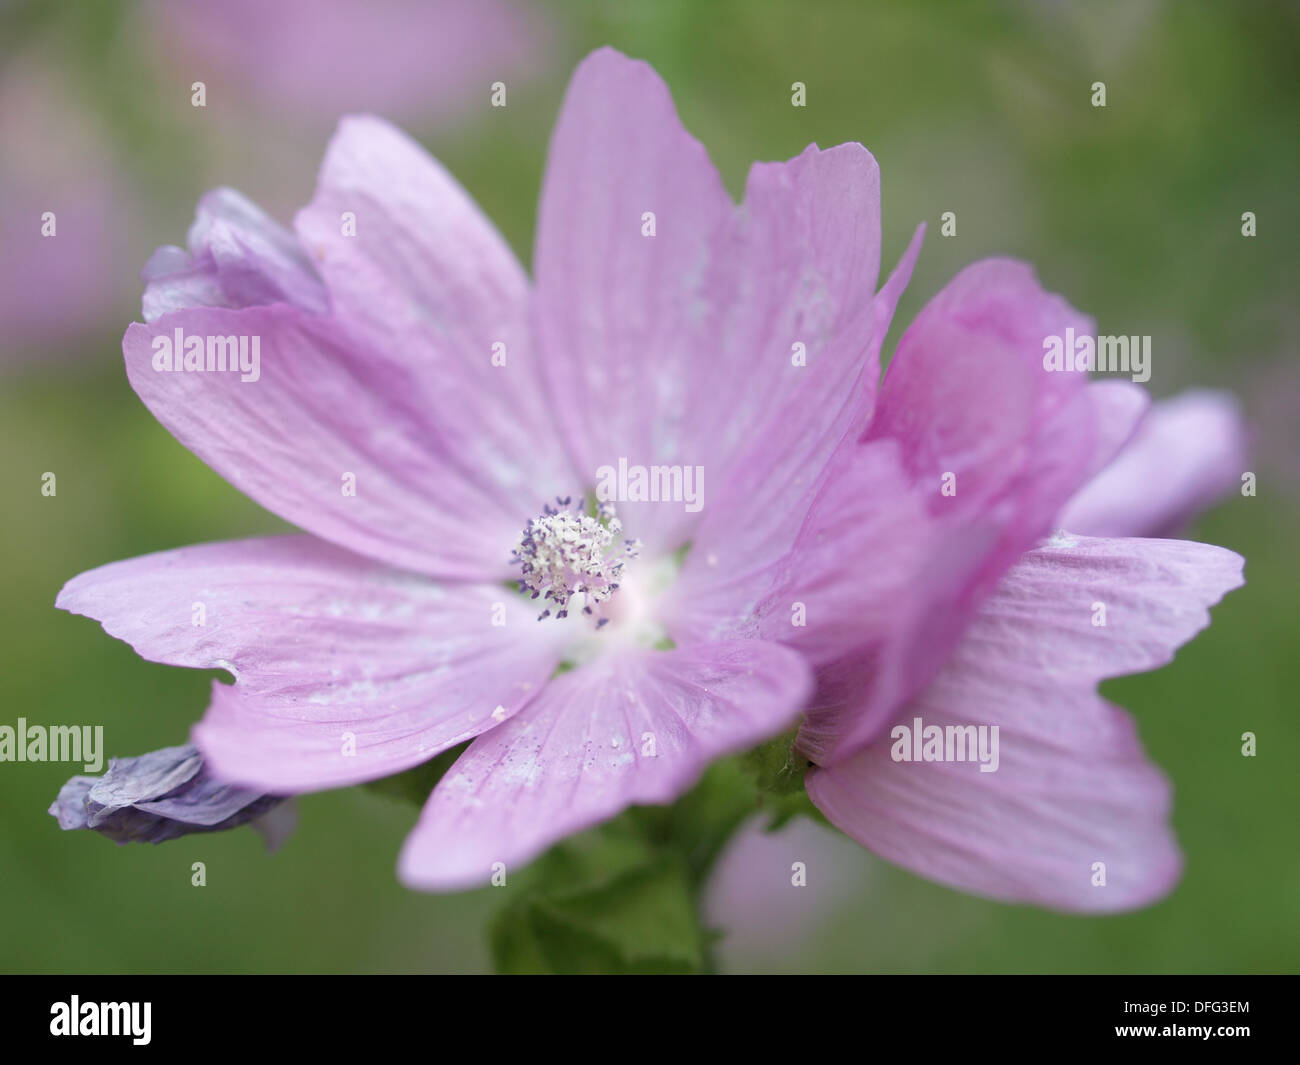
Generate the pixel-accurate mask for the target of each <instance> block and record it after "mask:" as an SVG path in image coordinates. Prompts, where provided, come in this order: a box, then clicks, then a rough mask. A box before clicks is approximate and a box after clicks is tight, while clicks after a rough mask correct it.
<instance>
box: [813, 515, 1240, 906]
mask: <svg viewBox="0 0 1300 1065" xmlns="http://www.w3.org/2000/svg"><path fill="white" fill-rule="evenodd" d="M1241 568H1242V560H1241V558H1240V557H1239V556H1237V555H1235V554H1233V553H1232V552H1231V551H1226V550H1224V549H1222V548H1218V547H1210V546H1207V545H1204V544H1196V543H1188V542H1183V541H1162V540H1093V539H1086V538H1073V537H1060V538H1055V539H1053V540H1052V541H1050V542H1048V543H1045V544H1043V545H1042V546H1040V547H1038V548H1035V549H1034V550H1033V551H1030V552H1029V553H1027V554H1026V555H1025V557H1024V558H1023V559H1022V560H1021V562H1020V563H1018V564H1017V565H1016V566H1015V567H1014V568H1013V569H1012V570H1011V571H1010V572H1009V573H1008V574H1007V576H1006V577H1005V578H1004V580H1003V581H1002V583H1001V584H1000V585H999V587H998V589H997V591H996V593H995V594H994V595H993V596H991V597H989V598H988V599H987V600H985V602H984V603H983V605H982V607H981V609H980V612H979V615H978V616H977V618H976V620H975V621H974V623H973V624H972V625H971V626H970V628H969V629H968V631H967V632H966V635H965V637H964V638H963V640H962V642H961V644H960V646H959V647H958V649H957V650H956V652H955V653H954V655H953V657H952V659H951V660H950V661H949V662H948V664H947V665H945V666H944V668H943V670H942V671H941V672H940V674H939V675H938V676H937V677H936V678H935V680H934V681H933V682H932V683H931V684H930V685H929V687H927V688H926V689H925V690H924V691H923V692H922V693H921V694H920V695H918V696H917V697H916V698H915V699H914V700H912V702H911V703H910V704H909V705H908V706H907V707H906V708H905V709H904V710H903V711H902V712H901V714H900V715H899V720H900V721H901V722H904V723H907V724H909V725H911V724H912V723H913V721H914V719H915V718H920V719H921V721H922V723H923V724H924V725H931V724H933V725H939V726H947V725H954V726H965V725H975V726H980V725H990V726H992V725H996V726H998V728H999V730H1000V732H999V765H998V768H997V769H996V771H994V772H981V771H980V768H979V766H978V765H977V764H976V763H974V762H971V761H967V762H906V761H893V760H892V758H891V747H892V745H893V742H892V739H891V738H890V737H882V738H881V739H879V740H878V741H877V742H876V743H874V744H872V745H871V746H868V747H866V748H864V749H862V750H860V751H859V752H857V753H856V754H853V755H851V756H850V757H848V758H847V759H846V760H844V761H841V762H837V763H835V764H834V765H832V766H830V767H829V768H818V769H815V770H813V771H811V772H810V773H809V776H808V778H807V785H808V792H809V795H810V796H811V797H812V799H813V801H814V802H815V803H816V804H817V806H818V807H819V808H820V809H821V810H822V811H823V812H824V813H825V814H826V816H827V817H828V818H830V820H831V821H832V822H833V823H834V824H835V825H836V826H838V827H839V828H841V829H842V830H843V831H845V832H847V833H848V834H849V835H850V836H852V837H853V838H854V839H856V840H858V842H860V843H862V844H863V845H864V846H866V847H869V848H870V849H871V850H874V851H875V852H876V853H878V854H880V855H882V856H883V857H885V858H888V859H890V860H891V861H894V862H897V863H898V864H900V865H903V866H905V867H907V868H909V869H912V870H913V871H915V872H917V873H919V874H921V875H923V876H926V877H929V878H931V879H933V880H938V881H940V882H942V883H946V884H950V885H952V886H954V887H957V888H960V889H962V890H965V891H970V892H974V893H976V894H982V895H988V896H991V897H994V898H1000V899H1007V900H1010V901H1019V902H1032V903H1035V904H1038V905H1043V906H1049V907H1053V908H1057V909H1064V910H1074V911H1080V912H1092V911H1113V910H1124V909H1131V908H1133V907H1137V906H1141V905H1144V904H1146V903H1148V902H1151V901H1153V900H1154V899H1156V898H1159V897H1161V896H1162V895H1164V894H1165V893H1167V892H1168V891H1169V890H1170V889H1171V888H1172V886H1173V884H1174V883H1175V881H1176V880H1177V877H1178V873H1179V866H1180V861H1179V856H1178V850H1177V847H1176V844H1175V843H1174V839H1173V836H1172V833H1171V831H1170V828H1169V825H1168V812H1169V787H1168V784H1167V783H1166V781H1165V779H1164V777H1163V776H1162V774H1161V773H1160V772H1159V770H1157V769H1156V768H1155V767H1154V766H1152V765H1151V764H1150V763H1149V762H1147V760H1146V758H1145V755H1144V754H1143V751H1142V748H1141V745H1140V743H1139V742H1138V739H1137V734H1136V730H1135V729H1134V727H1133V722H1132V720H1131V719H1130V718H1129V717H1128V715H1127V714H1125V713H1124V712H1123V711H1121V710H1119V709H1118V708H1116V707H1114V706H1112V705H1110V704H1109V703H1107V702H1106V701H1105V700H1104V699H1102V698H1101V697H1100V696H1098V695H1097V693H1096V690H1095V689H1096V685H1097V683H1098V682H1099V681H1100V680H1102V679H1104V678H1106V677H1114V676H1119V675H1121V674H1125V673H1132V672H1137V671H1141V670H1147V669H1153V668H1155V667H1157V666H1160V665H1163V664H1164V663H1166V662H1168V661H1170V660H1171V659H1172V657H1173V655H1174V652H1175V650H1176V649H1177V648H1178V647H1179V646H1181V645H1182V644H1183V643H1185V642H1186V641H1187V640H1189V639H1191V637H1192V636H1194V635H1195V634H1196V633H1197V632H1199V631H1200V630H1201V629H1203V628H1204V627H1205V626H1206V625H1207V624H1208V623H1209V613H1208V609H1207V608H1208V607H1209V606H1211V605H1212V604H1214V603H1216V602H1218V600H1219V599H1220V598H1221V597H1222V596H1223V594H1224V593H1225V592H1227V591H1229V590H1231V589H1233V588H1236V587H1238V586H1240V585H1241V583H1242V578H1241ZM1096 603H1104V604H1105V605H1106V625H1105V626H1094V625H1093V617H1094V616H1095V615H1094V604H1096ZM1095 862H1104V863H1105V867H1106V886H1105V887H1094V886H1093V875H1094V870H1093V863H1095Z"/></svg>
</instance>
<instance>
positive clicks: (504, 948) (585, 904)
mask: <svg viewBox="0 0 1300 1065" xmlns="http://www.w3.org/2000/svg"><path fill="white" fill-rule="evenodd" d="M491 941H492V953H493V956H494V958H495V960H496V965H497V969H498V971H500V972H504V973H538V972H544V973H666V972H673V973H691V972H702V971H703V970H704V967H705V961H706V958H705V938H704V934H703V932H702V931H701V929H700V925H699V920H698V917H697V914H696V911H695V903H694V898H693V894H692V888H691V883H690V876H689V873H688V870H687V868H686V866H685V864H684V863H683V862H682V861H681V860H680V859H679V858H677V857H676V856H673V855H671V854H669V855H664V856H661V857H659V858H657V859H654V860H652V861H650V862H648V863H647V864H643V865H640V866H637V867H634V868H631V869H627V870H625V871H623V872H621V873H619V874H618V875H616V876H614V877H612V878H610V879H609V880H607V882H605V883H603V884H601V885H599V886H595V887H590V888H585V889H579V890H573V891H561V892H560V893H557V894H553V895H550V896H546V895H543V894H540V893H532V894H528V895H525V896H524V897H523V898H521V899H520V900H519V901H518V902H517V903H515V904H514V905H511V906H509V907H507V908H506V909H505V910H504V911H503V912H502V913H501V914H500V915H499V916H498V917H497V920H496V921H495V922H494V925H493V929H492V936H491Z"/></svg>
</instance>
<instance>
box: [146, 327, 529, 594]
mask: <svg viewBox="0 0 1300 1065" xmlns="http://www.w3.org/2000/svg"><path fill="white" fill-rule="evenodd" d="M178 329H179V330H183V333H184V335H185V336H186V337H190V336H198V337H200V338H204V337H209V336H215V337H227V336H229V337H236V338H238V337H241V336H244V337H249V338H252V337H257V338H259V348H260V365H259V368H258V376H257V379H256V380H243V377H244V376H245V375H243V374H241V373H239V372H232V371H230V370H226V371H220V370H216V371H205V372H202V373H199V372H176V371H167V370H162V371H160V370H158V369H155V366H154V363H153V355H154V350H153V348H152V344H153V343H154V338H155V337H172V336H174V331H175V330H178ZM248 344H249V350H250V352H251V350H252V347H251V345H252V340H251V339H250V340H249V341H248ZM122 349H123V352H124V354H125V356H126V366H127V374H128V376H129V377H130V380H131V384H132V387H134V388H135V390H136V392H137V394H139V396H140V398H141V399H142V400H144V402H145V404H146V405H147V406H148V407H149V409H150V410H151V411H153V413H154V415H155V417H157V418H158V420H159V421H160V422H162V424H163V425H164V426H165V427H166V428H167V429H168V430H169V431H170V432H171V433H172V435H173V436H175V437H176V439H177V440H179V441H180V442H181V443H182V444H184V445H185V446H186V447H187V448H189V449H190V450H191V451H193V452H194V453H195V454H196V455H198V456H199V458H201V459H203V460H204V461H205V462H206V463H207V464H208V465H209V466H211V467H212V468H213V469H215V470H216V471H217V472H218V473H220V474H222V476H224V477H225V478H226V479H227V480H229V481H230V483H231V484H233V485H234V486H235V487H236V488H238V489H240V491H242V492H244V493H245V494H246V495H247V496H249V497H250V498H252V499H254V500H256V501H257V502H259V503H261V504H262V505H263V506H265V507H266V508H267V509H268V510H271V511H274V512H275V513H276V514H279V515H280V516H281V517H282V518H285V519H286V520H288V521H291V522H293V523H294V524H296V525H298V526H299V527H301V528H303V529H306V530H307V531H309V532H312V533H315V534H316V535H318V536H320V537H322V538H324V539H326V540H330V541H332V542H333V543H336V544H338V545H340V546H342V547H346V548H348V549H349V550H352V551H356V552H359V553H361V554H365V555H368V556H370V557H371V558H374V559H377V560H379V561H381V562H385V563H388V564H391V565H394V566H400V567H403V568H406V569H412V570H417V571H419V572H423V573H430V574H435V575H438V576H441V577H451V578H465V579H493V580H495V579H500V578H504V577H507V576H510V575H511V574H512V572H513V571H512V570H511V568H510V566H509V561H510V552H511V549H512V548H513V547H514V546H515V544H516V542H517V540H518V537H519V531H520V529H521V528H522V527H523V524H524V522H526V521H527V520H528V518H529V517H531V516H532V515H533V514H534V513H536V511H537V510H538V509H540V500H539V501H537V503H534V502H533V500H532V498H531V495H530V494H526V495H525V496H524V497H521V498H518V499H515V500H513V501H512V500H509V499H507V498H506V496H505V495H504V494H503V491H502V485H501V482H500V480H499V478H498V474H499V473H500V472H501V471H500V469H499V468H497V467H488V466H482V465H467V464H466V461H465V460H467V459H470V458H471V457H472V456H471V455H470V454H469V453H465V454H459V453H457V452H456V451H455V449H454V447H453V445H452V442H451V441H449V440H447V439H446V438H445V437H444V435H443V433H442V429H441V427H439V426H438V425H437V424H436V423H435V422H434V421H432V418H433V416H434V414H435V412H434V411H433V410H431V409H430V408H429V407H428V406H424V405H421V404H420V402H419V399H420V396H421V386H420V385H419V384H418V383H417V379H418V378H419V377H420V375H421V374H422V373H423V372H424V371H423V370H421V369H420V368H419V367H418V366H417V365H415V364H414V362H413V361H412V359H411V358H409V357H408V356H411V355H412V353H411V352H408V351H406V350H405V349H394V350H392V351H391V352H389V353H388V354H387V355H384V356H380V355H378V354H377V353H376V352H374V351H372V350H369V349H366V348H364V347H362V346H360V345H359V344H358V343H357V342H356V341H355V339H354V338H351V337H349V336H348V335H347V334H346V333H345V332H344V331H342V329H341V327H340V324H339V322H338V321H336V320H335V319H333V318H328V317H322V316H318V315H313V314H309V313H307V312H305V311H302V310H299V309H297V308H295V307H292V306H289V305H287V304H282V303H281V304H275V305H272V306H266V307H249V308H246V309H243V310H226V309H219V308H211V309H192V310H184V311H174V312H172V313H170V314H165V315H163V316H162V317H161V318H159V319H157V320H156V321H154V322H152V323H150V324H149V325H139V324H135V325H132V326H131V327H130V328H129V329H128V330H127V333H126V336H125V338H124V339H123V341H122ZM250 376H251V375H250ZM497 417H504V416H501V415H498V416H497Z"/></svg>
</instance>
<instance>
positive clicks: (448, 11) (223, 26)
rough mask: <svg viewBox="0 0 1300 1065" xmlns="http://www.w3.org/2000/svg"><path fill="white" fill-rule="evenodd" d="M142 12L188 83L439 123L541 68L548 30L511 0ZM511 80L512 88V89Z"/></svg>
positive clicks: (243, 3) (244, 4)
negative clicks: (497, 84)
mask: <svg viewBox="0 0 1300 1065" xmlns="http://www.w3.org/2000/svg"><path fill="white" fill-rule="evenodd" d="M148 12H149V13H148V16H147V18H146V19H145V22H146V24H147V25H149V26H150V27H151V28H152V30H153V32H154V33H155V34H156V37H157V42H158V43H157V46H156V47H157V48H159V49H161V50H163V54H165V55H166V56H167V59H168V64H169V66H170V67H171V69H172V70H174V71H176V72H177V73H178V74H180V75H181V80H182V81H183V82H184V85H185V87H186V89H187V91H188V86H189V85H190V84H191V83H192V82H194V81H203V82H204V83H205V84H206V85H207V88H208V92H209V93H210V94H211V95H212V97H213V99H219V98H220V97H221V96H223V95H229V96H233V97H235V98H237V99H238V100H240V101H241V103H242V105H243V106H244V107H246V108H250V109H254V110H257V111H261V110H263V109H270V110H271V111H274V112H279V113H281V114H285V115H297V116H299V117H308V118H315V119H318V120H321V121H329V122H333V121H334V119H335V118H336V117H337V116H338V115H339V114H341V113H344V112H348V111H376V112H382V113H384V114H387V115H391V116H394V117H398V118H404V119H408V120H421V121H423V120H426V119H427V120H436V121H440V122H446V121H448V120H450V119H452V118H454V117H455V116H456V114H457V112H458V111H460V110H461V109H462V108H464V107H465V106H466V105H467V104H468V103H470V102H471V101H473V102H477V103H480V104H481V105H482V106H483V107H485V108H486V107H487V106H488V97H489V86H490V85H491V84H492V82H494V81H504V82H507V83H510V82H511V81H512V79H515V78H523V77H527V76H530V75H532V74H534V73H536V72H537V70H538V68H539V67H540V66H541V65H542V62H543V61H544V57H545V53H546V50H547V48H548V46H549V34H550V30H549V27H548V26H547V24H546V23H545V22H544V21H543V19H542V18H541V17H540V16H539V14H538V12H537V10H536V9H534V8H530V7H529V6H528V5H527V4H523V3H515V2H511V0H364V2H360V3H356V2H352V0H274V2H266V0H221V2H220V3H185V2H176V0H154V2H153V3H151V4H150V5H149V8H148ZM509 87H510V88H513V85H510V86H509Z"/></svg>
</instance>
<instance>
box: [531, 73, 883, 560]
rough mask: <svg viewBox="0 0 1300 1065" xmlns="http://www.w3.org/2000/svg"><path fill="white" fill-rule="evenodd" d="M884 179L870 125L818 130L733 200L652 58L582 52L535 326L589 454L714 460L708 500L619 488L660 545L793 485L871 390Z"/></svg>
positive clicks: (550, 184)
mask: <svg viewBox="0 0 1300 1065" xmlns="http://www.w3.org/2000/svg"><path fill="white" fill-rule="evenodd" d="M879 190H880V177H879V170H878V168H877V166H876V163H875V160H874V159H872V157H871V155H870V153H868V152H867V151H866V150H865V149H864V148H862V146H861V145H857V144H843V145H839V146H838V147H835V148H832V149H830V150H828V151H820V150H818V149H817V148H816V147H815V146H814V147H810V148H809V149H807V150H806V151H805V152H804V153H803V154H801V155H800V156H798V157H797V158H795V159H792V160H790V161H789V162H785V163H779V164H777V163H764V164H759V165H756V166H755V167H754V168H753V169H752V170H751V171H750V175H749V180H748V184H747V187H746V192H745V203H744V206H743V207H742V208H740V209H737V208H736V207H735V206H734V205H733V204H732V203H731V201H730V199H729V198H728V196H727V194H726V191H725V190H724V188H723V186H722V183H721V181H720V180H719V178H718V175H717V172H716V170H715V168H714V167H713V165H712V163H711V162H710V161H709V159H708V156H707V154H706V153H705V150H704V148H703V147H702V146H701V145H700V143H699V142H698V141H696V140H695V138H694V137H692V136H691V135H690V134H689V133H688V132H687V131H686V130H685V129H684V128H683V127H682V125H681V122H680V120H679V119H678V117H677V113H676V111H675V109H674V107H673V102H672V99H671V97H670V95H669V93H668V90H667V87H666V86H665V85H664V84H663V82H662V81H661V80H660V79H659V77H658V75H656V74H655V73H654V71H653V70H651V69H650V67H648V66H647V65H646V64H644V63H640V62H635V61H632V60H629V59H627V58H626V57H624V56H621V55H619V54H618V53H617V52H614V51H612V50H609V49H603V50H601V51H599V52H596V53H595V54H594V55H592V56H590V57H589V58H588V59H587V60H585V61H584V62H583V64H582V65H581V66H580V67H579V68H578V71H577V72H576V73H575V75H574V78H573V81H572V83H571V85H570V87H569V92H568V95H567V97H566V100H565V105H564V110H563V113H562V114H561V117H560V121H559V123H558V125H557V128H556V131H555V135H554V138H553V141H552V144H551V151H550V158H549V162H548V169H547V175H546V181H545V186H544V191H543V197H542V206H541V212H540V217H539V226H538V239H537V253H536V275H537V289H538V296H539V333H540V336H541V339H542V342H543V345H544V347H545V350H546V355H547V359H546V364H545V372H546V375H547V380H548V383H549V386H550V391H551V394H552V396H553V397H554V400H555V403H556V406H557V409H558V411H559V416H560V418H561V421H562V424H563V428H564V432H565V437H566V440H567V441H568V444H569V448H570V451H571V453H572V454H573V456H574V459H575V464H576V466H577V468H578V470H579V472H580V473H582V474H583V475H584V476H585V477H587V478H588V479H591V480H594V479H595V476H596V471H597V470H598V469H599V468H600V467H601V466H607V465H608V466H614V465H615V464H617V462H618V460H619V459H620V458H626V459H627V461H628V463H629V464H630V465H635V464H640V465H646V466H649V465H651V464H664V465H686V466H699V467H703V469H704V471H705V475H706V486H707V487H706V490H705V504H704V511H703V513H701V514H699V515H698V516H697V515H695V514H693V513H688V512H686V511H685V510H684V509H683V508H682V507H681V506H665V505H662V504H625V505H620V507H619V511H620V516H621V517H622V518H623V521H624V526H625V528H626V529H627V530H628V532H629V534H631V535H635V536H637V537H638V538H640V539H641V540H643V541H644V542H645V543H646V545H647V551H648V552H650V553H654V552H655V551H657V550H674V549H676V548H677V547H679V546H680V545H681V544H682V543H683V542H684V541H685V540H687V539H689V538H690V537H691V535H692V534H693V531H694V529H695V527H696V526H698V525H699V523H700V522H701V521H706V520H708V517H709V515H710V514H711V512H712V511H713V510H715V509H716V510H718V511H720V512H721V511H725V512H726V513H727V514H728V515H729V516H728V517H727V518H725V519H722V520H724V521H726V522H727V523H728V524H730V523H731V517H730V515H733V514H736V513H740V514H741V516H742V517H743V518H744V519H746V520H747V519H749V518H751V517H755V516H758V515H761V514H763V513H764V512H765V511H766V510H767V509H768V506H769V502H770V501H771V500H772V499H773V498H777V499H788V497H789V494H790V492H792V491H796V492H797V491H799V489H800V486H801V483H802V485H803V486H804V487H806V485H807V479H808V471H809V470H810V469H812V470H815V469H817V468H818V466H819V465H820V463H821V462H822V461H824V459H825V457H826V455H827V454H829V451H830V449H831V448H832V447H833V446H834V444H835V442H836V440H838V438H839V436H840V435H841V434H842V433H843V432H844V430H845V427H846V425H847V424H848V421H849V419H850V418H851V417H852V416H853V415H854V414H855V413H857V414H859V415H861V412H862V408H863V404H864V401H865V404H866V406H867V408H868V409H869V405H870V397H871V396H873V395H874V383H875V378H876V376H877V374H876V370H875V368H874V366H872V365H871V358H872V356H873V355H874V349H873V347H872V345H873V341H874V327H875V322H876V312H877V308H876V306H874V305H873V297H874V294H875V284H876V279H877V272H878V263H879V254H880V193H879ZM647 212H653V214H654V216H655V219H654V222H655V234H654V236H646V235H643V225H644V224H645V223H644V222H643V216H645V215H646V213H647ZM796 344H801V345H803V351H804V355H803V359H804V361H805V362H806V365H796V364H795V363H796V361H797V360H796V357H795V345H796ZM742 482H743V483H742ZM755 486H758V487H760V488H762V493H761V494H759V495H756V494H755V492H754V491H753V488H754V487H755ZM724 495H725V496H726V500H724V499H723V496H724ZM787 506H788V504H787ZM737 507H739V511H738V510H737Z"/></svg>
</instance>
